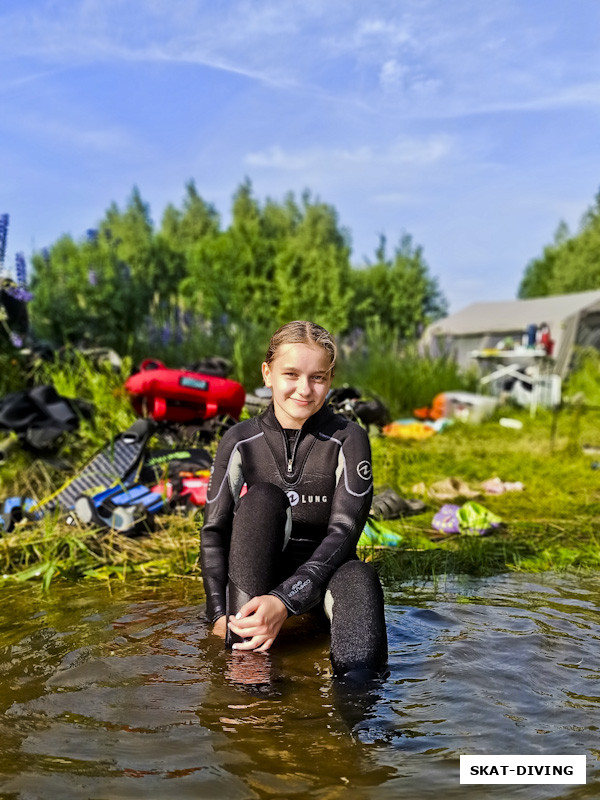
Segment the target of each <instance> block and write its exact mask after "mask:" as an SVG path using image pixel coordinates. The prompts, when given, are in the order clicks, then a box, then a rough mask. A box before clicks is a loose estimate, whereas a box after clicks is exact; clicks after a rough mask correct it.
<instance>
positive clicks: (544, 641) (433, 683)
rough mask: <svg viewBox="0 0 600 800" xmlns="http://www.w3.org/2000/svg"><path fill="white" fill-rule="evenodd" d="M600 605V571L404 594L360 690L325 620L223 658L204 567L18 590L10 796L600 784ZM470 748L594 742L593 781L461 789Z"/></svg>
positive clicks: (4, 768)
mask: <svg viewBox="0 0 600 800" xmlns="http://www.w3.org/2000/svg"><path fill="white" fill-rule="evenodd" d="M599 600H600V592H599V588H598V581H597V578H596V577H593V576H592V577H586V578H574V577H559V576H555V575H549V574H547V575H543V576H534V577H532V576H523V575H503V576H499V577H495V578H488V579H465V580H458V579H457V580H453V581H452V582H446V583H442V584H438V585H436V586H434V585H432V584H429V583H426V584H422V585H418V586H414V585H410V586H402V587H398V588H397V590H392V589H391V588H388V590H387V592H386V601H387V604H386V614H387V621H388V631H389V640H390V675H389V677H388V678H387V679H386V680H384V681H383V682H381V683H380V684H379V685H372V686H363V687H360V688H359V689H357V688H356V687H354V688H349V687H345V686H343V685H338V684H336V683H335V682H334V681H333V680H332V678H331V674H330V667H329V660H328V642H327V638H326V637H323V635H322V634H320V633H318V632H317V631H314V630H311V629H310V628H306V627H298V626H296V627H294V628H293V629H292V630H290V632H289V633H288V634H287V636H285V637H284V638H282V641H281V642H280V643H279V647H277V648H276V649H274V651H273V652H272V654H270V655H265V656H259V655H254V656H252V655H251V656H246V657H243V656H240V654H232V653H227V652H225V651H224V650H223V647H222V643H221V642H220V641H219V640H217V639H215V638H214V637H212V636H210V635H208V633H207V627H206V625H205V623H204V620H203V610H204V606H203V603H202V594H201V590H200V586H199V584H197V583H195V582H192V581H175V580H171V581H164V582H163V583H161V584H158V585H155V586H151V587H148V586H141V585H136V584H129V585H127V584H126V585H125V586H118V587H115V586H113V587H112V588H111V590H110V591H109V589H108V588H107V587H106V586H104V585H100V586H98V585H95V584H87V583H83V584H75V585H72V584H65V585H60V584H58V583H57V584H56V585H55V586H54V587H53V588H52V592H51V594H50V595H49V596H44V595H43V594H41V593H40V592H39V590H38V589H37V587H32V586H13V587H10V586H6V587H4V588H3V589H2V591H1V592H0V601H1V602H2V618H3V624H2V628H1V631H0V793H1V794H0V796H1V797H2V798H23V800H29V798H42V797H43V798H48V797H51V798H60V800H70V799H71V798H73V799H75V798H76V799H77V800H80V799H82V800H83V799H85V800H91V799H92V798H94V799H100V798H106V799H107V800H116V798H165V797H168V798H173V800H179V798H188V797H189V798H191V797H194V798H212V797H215V798H298V799H299V800H300V799H301V798H321V799H322V800H325V799H327V800H333V799H334V798H338V797H344V798H378V800H379V798H411V800H415V799H416V800H418V799H419V798H433V797H436V798H437V797H439V795H440V794H441V793H443V794H444V796H445V798H459V797H461V798H462V797H468V798H505V797H517V798H526V799H527V800H531V799H532V798H533V799H536V800H537V798H544V799H545V798H565V800H582V799H583V798H592V797H597V796H598V793H599V791H600V760H599V759H600V737H599V734H598V729H599V727H600V683H598V678H599V677H600V671H599V666H598V662H599V658H598V654H599V650H600V614H599V612H598V608H599V605H600V603H599ZM461 753H470V754H482V755H485V754H547V755H554V754H586V756H587V774H588V783H587V785H586V786H568V785H562V786H561V785H539V786H535V785H510V786H461V785H460V784H459V755H460V754H461Z"/></svg>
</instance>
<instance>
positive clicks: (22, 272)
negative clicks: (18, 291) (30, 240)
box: [15, 253, 27, 286]
mask: <svg viewBox="0 0 600 800" xmlns="http://www.w3.org/2000/svg"><path fill="white" fill-rule="evenodd" d="M15 272H16V273H17V283H18V284H19V286H27V263H26V261H25V256H24V255H23V253H17V254H16V255H15Z"/></svg>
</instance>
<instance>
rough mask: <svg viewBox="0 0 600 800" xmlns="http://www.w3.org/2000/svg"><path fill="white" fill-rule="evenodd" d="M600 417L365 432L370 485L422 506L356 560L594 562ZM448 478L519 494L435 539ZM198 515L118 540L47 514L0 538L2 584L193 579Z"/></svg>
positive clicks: (549, 566) (537, 565)
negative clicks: (505, 486) (492, 528)
mask: <svg viewBox="0 0 600 800" xmlns="http://www.w3.org/2000/svg"><path fill="white" fill-rule="evenodd" d="M507 415H510V416H511V417H512V418H515V419H517V420H518V422H519V423H520V424H521V427H520V428H518V429H515V428H506V427H504V426H502V425H501V424H500V422H499V420H500V418H501V417H502V416H504V417H505V416H507ZM599 423H600V413H599V412H598V411H596V410H594V411H591V410H589V409H588V410H585V409H584V408H583V407H581V406H577V405H566V406H565V407H564V408H563V409H562V410H561V411H560V412H557V413H552V412H549V411H544V410H540V411H539V412H538V414H537V415H536V417H535V418H531V417H530V416H529V414H528V413H526V412H523V411H518V412H515V410H514V409H507V408H504V409H500V410H499V411H498V412H497V414H496V415H495V416H494V417H493V418H491V419H490V420H487V421H485V422H483V423H482V424H479V425H468V424H464V423H460V422H457V423H455V424H454V425H452V426H450V427H448V428H446V429H445V430H444V431H443V432H441V433H438V434H436V435H435V436H432V437H430V438H428V439H424V440H415V441H409V440H404V439H402V440H397V439H393V438H391V437H385V436H382V435H373V436H372V448H373V468H374V476H375V482H376V488H377V490H381V489H382V488H384V487H388V486H389V487H391V488H393V489H394V490H395V491H396V492H398V493H399V494H401V495H402V496H403V497H406V498H416V497H421V498H422V499H423V500H424V501H425V504H426V510H425V512H424V513H422V514H419V515H417V516H410V517H404V518H400V519H395V520H389V521H386V522H385V524H386V526H388V527H389V528H391V529H392V530H393V531H395V532H396V533H399V534H400V535H401V537H402V538H401V541H400V543H399V545H398V546H397V547H394V548H366V549H362V550H361V555H362V557H363V558H367V559H370V560H373V561H374V563H376V565H377V568H378V570H379V571H380V573H381V576H382V578H383V579H384V581H385V582H386V583H388V584H389V583H393V582H396V581H402V580H406V579H418V578H424V579H428V578H429V579H430V578H435V577H436V576H440V575H444V574H470V575H488V574H495V573H499V572H505V571H528V572H541V571H546V570H555V571H560V570H588V569H592V570H595V569H599V568H600V470H598V469H596V467H597V461H598V460H600V455H598V456H597V455H595V453H594V447H598V449H599V453H600V435H598V434H597V433H596V432H597V431H598V430H600V424H599ZM23 458H24V456H23ZM36 471H37V474H36ZM20 474H21V475H22V474H24V473H20ZM27 475H28V488H29V489H30V490H35V489H36V488H39V485H40V482H43V480H46V481H50V480H51V478H52V476H51V475H49V473H48V467H47V466H46V465H44V463H43V462H34V464H33V465H30V466H29V467H28V468H27ZM447 478H456V479H458V480H459V481H460V482H461V485H463V486H466V487H468V488H469V490H470V491H471V492H476V491H478V490H481V484H482V483H484V482H485V481H487V480H488V479H490V478H499V479H500V481H502V482H508V483H517V482H520V483H522V484H523V489H522V491H507V492H504V493H502V494H497V495H487V494H485V492H483V491H481V493H480V495H479V496H477V501H478V502H480V503H481V504H483V505H484V506H485V507H486V508H487V509H489V510H490V511H492V512H493V513H495V514H496V515H498V516H499V517H500V518H501V519H502V522H503V525H502V527H501V529H500V530H499V531H498V532H495V533H493V534H491V535H486V536H464V535H460V534H452V535H444V534H441V533H440V532H439V531H436V530H434V529H433V528H432V525H431V522H432V519H433V516H434V514H435V512H436V511H437V510H438V509H439V508H440V506H441V505H442V504H443V503H444V502H454V503H457V504H461V503H462V502H464V501H465V500H466V499H467V498H466V497H461V496H460V495H459V496H457V497H455V498H453V499H450V498H447V499H445V500H444V499H440V498H439V497H437V496H436V497H433V496H431V495H430V494H429V491H430V490H431V487H432V486H435V485H436V484H437V483H438V482H440V481H444V480H445V479H447ZM423 490H425V491H424V492H423ZM201 518H202V512H201V510H198V511H196V513H195V514H194V513H191V514H189V515H188V516H178V515H168V516H167V515H163V516H157V517H156V518H155V520H154V530H152V531H148V532H146V533H142V534H140V535H137V536H135V537H128V536H124V535H122V534H119V533H115V532H112V531H100V530H96V529H94V528H88V527H74V526H69V525H67V524H65V522H64V521H63V520H61V519H59V518H58V519H54V518H53V517H51V516H46V517H44V518H43V519H42V520H40V521H39V522H37V523H21V524H19V525H17V527H16V528H15V530H14V532H12V533H10V534H6V535H4V536H2V537H0V558H1V559H2V561H1V568H0V573H1V574H2V575H3V580H4V581H11V582H12V581H24V580H38V581H42V582H43V585H45V586H46V587H47V586H50V585H51V583H52V581H55V580H57V579H61V578H63V579H69V580H73V579H81V578H85V579H100V580H128V579H132V578H134V577H136V576H140V577H144V576H145V577H152V576H161V575H170V576H181V577H182V578H188V579H190V578H191V579H194V578H199V577H200V573H199V568H198V565H197V556H198V546H199V528H200V526H201Z"/></svg>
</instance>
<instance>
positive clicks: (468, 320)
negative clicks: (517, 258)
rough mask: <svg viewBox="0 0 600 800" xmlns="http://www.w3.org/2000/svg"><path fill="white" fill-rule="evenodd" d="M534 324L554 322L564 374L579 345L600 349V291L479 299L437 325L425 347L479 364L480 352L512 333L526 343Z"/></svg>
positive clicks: (558, 369)
mask: <svg viewBox="0 0 600 800" xmlns="http://www.w3.org/2000/svg"><path fill="white" fill-rule="evenodd" d="M532 324H533V325H537V326H538V328H539V327H541V326H542V325H543V324H546V325H548V326H549V328H550V335H551V337H552V339H553V340H554V351H553V358H554V364H553V368H552V371H553V372H554V373H555V374H557V375H560V376H561V378H564V377H565V375H566V374H567V373H568V371H569V368H570V366H571V358H572V354H573V347H574V346H575V345H588V346H589V345H591V346H593V347H596V348H598V349H600V290H596V291H591V292H575V293H573V294H563V295H554V296H552V297H536V298H534V299H532V300H505V301H495V302H485V303H473V304H471V305H469V306H466V308H463V309H462V310H461V311H458V312H457V313H456V314H452V315H450V316H449V317H445V318H444V319H441V320H438V321H437V322H434V323H432V324H431V325H430V326H429V327H428V328H427V329H426V331H425V333H424V334H423V337H422V339H421V345H422V347H424V348H426V349H427V350H428V351H429V352H431V353H433V354H436V353H437V354H439V353H442V352H451V353H452V354H453V355H454V356H455V358H456V360H457V361H458V363H459V364H460V366H462V367H469V366H473V364H474V363H476V360H475V359H474V356H473V353H474V352H478V351H479V352H481V351H482V350H490V349H494V348H497V347H498V345H499V344H501V343H502V342H503V341H504V340H506V339H507V338H509V337H510V338H512V339H514V341H515V342H517V343H519V345H520V343H521V341H522V338H523V336H524V335H525V334H526V332H527V329H528V328H529V326H530V325H532Z"/></svg>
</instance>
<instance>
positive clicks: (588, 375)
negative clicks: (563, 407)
mask: <svg viewBox="0 0 600 800" xmlns="http://www.w3.org/2000/svg"><path fill="white" fill-rule="evenodd" d="M563 393H564V394H568V395H569V396H570V397H577V396H580V397H581V398H582V402H583V403H585V404H586V405H591V406H596V407H598V408H600V353H599V352H598V350H596V348H595V347H585V348H579V349H577V350H576V351H575V363H574V366H573V370H572V372H571V373H570V375H569V377H568V379H567V381H566V383H565V386H564V387H563Z"/></svg>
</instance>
